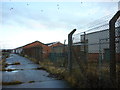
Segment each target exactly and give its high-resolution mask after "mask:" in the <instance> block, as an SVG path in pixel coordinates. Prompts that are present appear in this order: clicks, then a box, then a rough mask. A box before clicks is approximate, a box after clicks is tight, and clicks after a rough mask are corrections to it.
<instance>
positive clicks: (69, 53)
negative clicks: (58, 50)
mask: <svg viewBox="0 0 120 90" xmlns="http://www.w3.org/2000/svg"><path fill="white" fill-rule="evenodd" d="M75 31H76V29H74V30H73V31H72V32H70V33H69V34H68V70H69V73H70V74H71V71H72V35H73V33H74V32H75Z"/></svg>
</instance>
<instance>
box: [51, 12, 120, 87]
mask: <svg viewBox="0 0 120 90" xmlns="http://www.w3.org/2000/svg"><path fill="white" fill-rule="evenodd" d="M118 13H120V12H118ZM109 21H110V19H109V20H106V21H105V23H103V22H102V23H99V24H98V25H95V26H94V27H92V28H89V29H88V30H86V31H84V32H81V33H77V34H74V32H75V31H76V29H74V30H73V31H72V32H71V33H69V34H68V45H65V44H63V45H61V46H56V47H52V48H51V53H50V54H49V58H50V60H51V61H52V62H53V63H54V64H55V65H56V66H58V67H63V68H65V69H66V70H67V71H69V75H71V76H72V77H73V76H74V77H75V78H76V80H75V81H74V82H76V83H77V84H78V85H77V86H78V87H79V86H80V87H86V88H101V87H102V88H106V87H107V88H116V87H119V88H120V19H118V20H117V21H116V23H115V30H114V31H115V37H111V36H110V33H111V28H110V24H109ZM97 22H98V21H97ZM113 26H114V25H113ZM111 38H112V39H113V38H114V39H115V41H114V42H113V41H112V42H113V43H114V44H115V50H114V51H115V60H114V59H113V58H110V57H111V51H112V50H111V47H112V46H111V45H110V44H111ZM113 43H112V44H113ZM112 53H113V51H112ZM114 66H115V67H114ZM113 70H115V71H113ZM113 74H114V75H113ZM113 79H114V80H113Z"/></svg>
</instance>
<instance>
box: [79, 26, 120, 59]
mask: <svg viewBox="0 0 120 90" xmlns="http://www.w3.org/2000/svg"><path fill="white" fill-rule="evenodd" d="M116 29H117V30H116V35H118V33H119V32H120V31H119V30H120V27H118V28H116ZM116 37H117V38H116V47H117V48H116V55H117V59H120V47H119V46H120V39H119V36H116ZM85 38H86V47H87V52H88V60H93V61H96V60H98V59H99V54H100V53H102V59H103V60H109V53H110V52H109V29H106V30H102V31H97V32H92V33H88V34H86V35H85ZM81 42H84V35H81ZM83 48H84V45H81V51H83Z"/></svg>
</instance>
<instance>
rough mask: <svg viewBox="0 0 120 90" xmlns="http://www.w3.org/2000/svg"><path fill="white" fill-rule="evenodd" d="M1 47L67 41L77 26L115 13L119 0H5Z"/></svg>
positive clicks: (1, 6)
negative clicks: (62, 0)
mask: <svg viewBox="0 0 120 90" xmlns="http://www.w3.org/2000/svg"><path fill="white" fill-rule="evenodd" d="M0 8H2V9H0V15H2V16H1V17H2V29H0V46H1V48H16V47H19V46H22V45H25V44H28V43H31V42H33V41H36V40H39V41H40V42H43V43H50V42H55V41H60V42H62V43H63V42H64V40H65V39H67V35H68V33H69V32H70V31H71V30H73V29H74V28H76V29H77V32H82V31H83V30H84V29H83V28H84V27H87V26H86V24H88V23H90V22H92V21H94V20H97V19H99V18H102V17H104V16H106V15H109V14H114V13H115V12H116V11H117V10H118V3H117V2H11V0H10V1H9V2H2V3H1V4H0Z"/></svg>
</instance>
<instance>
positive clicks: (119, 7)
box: [118, 1, 120, 10]
mask: <svg viewBox="0 0 120 90" xmlns="http://www.w3.org/2000/svg"><path fill="white" fill-rule="evenodd" d="M118 10H120V1H119V2H118Z"/></svg>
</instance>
